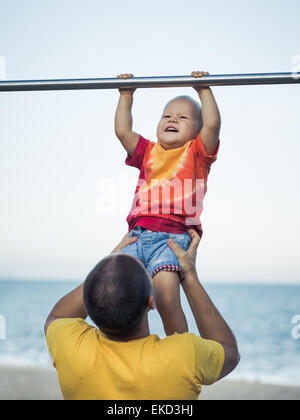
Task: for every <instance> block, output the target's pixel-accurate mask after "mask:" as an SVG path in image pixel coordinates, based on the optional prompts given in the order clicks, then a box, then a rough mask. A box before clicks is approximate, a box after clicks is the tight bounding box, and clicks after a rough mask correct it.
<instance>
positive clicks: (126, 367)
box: [47, 318, 224, 400]
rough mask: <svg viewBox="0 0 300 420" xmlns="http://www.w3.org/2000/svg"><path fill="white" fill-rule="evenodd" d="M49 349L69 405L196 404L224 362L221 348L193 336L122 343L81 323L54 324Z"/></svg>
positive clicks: (65, 321)
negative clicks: (115, 402) (97, 402)
mask: <svg viewBox="0 0 300 420" xmlns="http://www.w3.org/2000/svg"><path fill="white" fill-rule="evenodd" d="M47 345H48V349H49V351H50V354H51V356H52V358H53V364H54V366H55V367H56V370H57V373H58V378H59V382H60V387H61V390H62V393H63V396H64V398H65V399H66V400H195V399H197V398H198V396H199V394H200V392H201V385H202V384H203V385H209V384H212V383H213V382H215V381H216V380H217V379H218V378H219V376H220V372H221V369H222V367H223V363H224V350H223V347H222V346H221V345H220V344H219V343H217V342H215V341H212V340H204V339H202V338H200V337H197V336H196V335H195V334H192V333H185V334H174V335H172V336H169V337H166V338H163V339H160V338H159V337H158V336H157V335H150V336H148V337H145V338H141V339H137V340H131V341H128V342H118V341H113V340H110V339H108V338H106V337H104V335H103V334H102V333H101V332H100V331H99V329H98V328H95V327H93V326H91V325H89V324H87V323H86V322H85V321H84V320H83V319H80V318H75V319H70V318H64V319H57V320H55V321H53V322H52V323H51V324H50V326H49V327H48V330H47Z"/></svg>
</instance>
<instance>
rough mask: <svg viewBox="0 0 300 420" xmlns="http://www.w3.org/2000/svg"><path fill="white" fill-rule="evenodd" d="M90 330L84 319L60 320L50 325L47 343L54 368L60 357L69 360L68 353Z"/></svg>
mask: <svg viewBox="0 0 300 420" xmlns="http://www.w3.org/2000/svg"><path fill="white" fill-rule="evenodd" d="M89 328H90V326H89V325H88V324H87V323H86V322H85V321H84V320H83V319H82V318H60V319H56V320H55V321H53V322H52V323H51V324H50V325H49V327H48V329H47V333H46V341H47V346H48V350H49V353H50V355H51V356H52V360H53V365H54V366H56V362H57V358H58V357H65V358H68V356H69V355H68V352H69V351H70V350H71V351H72V349H74V348H75V347H76V344H77V343H78V339H79V338H80V336H81V335H82V334H83V333H85V332H86V331H87V330H88V329H89Z"/></svg>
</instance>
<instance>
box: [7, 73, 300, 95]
mask: <svg viewBox="0 0 300 420" xmlns="http://www.w3.org/2000/svg"><path fill="white" fill-rule="evenodd" d="M292 83H300V73H254V74H218V75H209V76H203V77H201V78H195V77H192V76H161V77H132V78H131V79H118V78H102V79H99V78H98V79H53V80H5V81H0V92H15V91H35V90H78V89H119V88H157V87H184V86H195V85H198V86H237V85H277V84H292Z"/></svg>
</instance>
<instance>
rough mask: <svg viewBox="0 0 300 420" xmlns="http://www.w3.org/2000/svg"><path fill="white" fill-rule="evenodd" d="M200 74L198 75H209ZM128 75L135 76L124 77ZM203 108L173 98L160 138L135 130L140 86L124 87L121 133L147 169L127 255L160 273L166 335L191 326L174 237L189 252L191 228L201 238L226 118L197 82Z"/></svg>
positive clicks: (131, 218) (132, 156)
mask: <svg viewBox="0 0 300 420" xmlns="http://www.w3.org/2000/svg"><path fill="white" fill-rule="evenodd" d="M207 74H208V73H206V72H193V73H192V74H191V75H192V76H193V77H195V78H197V77H202V76H204V75H207ZM118 77H119V78H121V79H127V78H130V77H133V75H131V74H122V75H119V76H118ZM194 89H195V90H196V91H197V93H198V95H199V99H200V102H201V105H202V109H201V106H200V104H199V103H198V102H197V101H195V100H194V99H192V98H191V97H189V96H179V97H176V98H174V99H171V100H170V101H169V102H168V103H167V104H166V106H165V108H164V111H163V114H162V117H161V119H160V121H159V123H158V126H157V140H158V141H157V143H155V142H152V141H149V140H146V139H145V138H144V137H142V136H141V135H139V134H137V133H135V132H134V131H132V124H133V122H132V115H131V109H132V103H133V93H134V91H135V89H128V88H124V89H119V92H120V98H119V103H118V106H117V110H116V115H115V132H116V135H117V137H118V138H119V140H120V141H121V143H122V145H123V147H124V148H125V150H126V151H127V153H128V155H127V159H126V162H125V163H126V164H127V165H130V166H135V167H136V168H138V169H139V170H140V174H139V180H138V184H137V187H136V191H135V197H134V200H133V204H132V208H131V211H130V213H129V215H128V217H127V222H128V225H129V232H130V233H129V236H137V238H138V239H137V240H136V241H135V242H134V243H132V244H130V245H128V246H127V247H125V248H124V249H123V250H122V253H128V254H131V255H133V256H135V257H137V258H138V259H140V260H141V261H142V262H143V264H144V265H145V267H146V269H147V270H148V271H149V273H150V274H151V276H152V277H153V284H154V288H155V291H156V306H157V309H158V311H159V313H160V316H161V318H162V321H163V325H164V329H165V332H166V334H167V335H171V334H173V333H174V332H177V333H184V332H187V331H188V325H187V321H186V318H185V315H184V313H183V310H182V307H181V303H180V281H181V280H183V274H182V273H181V271H182V270H181V267H180V265H179V263H178V260H177V257H176V256H175V254H174V253H173V251H172V250H171V248H170V247H169V246H168V239H169V238H171V239H173V240H175V241H176V242H178V244H179V245H180V246H181V247H182V248H183V249H185V250H186V249H187V248H188V246H189V244H190V241H191V239H190V235H189V234H188V230H189V229H195V230H196V231H197V232H198V233H199V235H200V237H201V235H202V228H201V222H200V214H201V212H202V205H203V204H202V202H203V197H204V194H205V192H206V181H207V177H208V173H209V170H210V165H211V164H212V163H213V162H214V161H215V160H216V157H217V153H218V148H219V132H220V125H221V119H220V114H219V110H218V106H217V104H216V101H215V99H214V96H213V94H212V92H211V89H210V88H209V87H200V86H197V85H196V84H195V86H194Z"/></svg>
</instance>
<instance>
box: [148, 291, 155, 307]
mask: <svg viewBox="0 0 300 420" xmlns="http://www.w3.org/2000/svg"><path fill="white" fill-rule="evenodd" d="M148 308H149V310H154V309H156V304H155V300H154V297H153V296H152V295H151V296H149V299H148Z"/></svg>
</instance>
